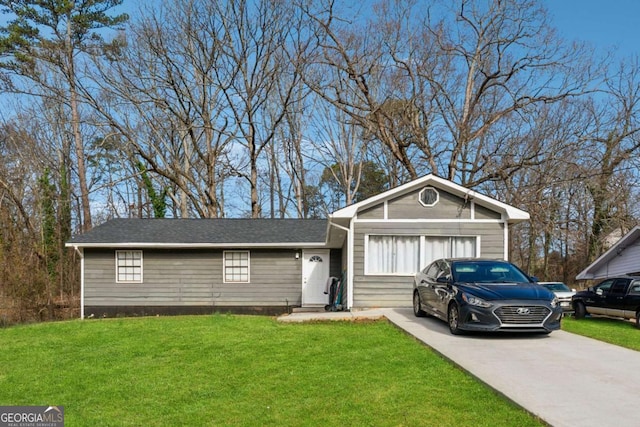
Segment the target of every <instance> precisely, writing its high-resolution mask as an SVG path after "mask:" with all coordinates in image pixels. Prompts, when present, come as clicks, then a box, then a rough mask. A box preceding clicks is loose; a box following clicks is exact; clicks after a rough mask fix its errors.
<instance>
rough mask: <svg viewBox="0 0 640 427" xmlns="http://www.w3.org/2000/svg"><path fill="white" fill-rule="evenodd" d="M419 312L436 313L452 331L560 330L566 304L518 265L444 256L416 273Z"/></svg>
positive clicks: (415, 306)
mask: <svg viewBox="0 0 640 427" xmlns="http://www.w3.org/2000/svg"><path fill="white" fill-rule="evenodd" d="M413 312H414V314H415V315H416V316H417V317H422V316H426V315H431V316H435V317H437V318H438V319H441V320H444V321H445V322H447V323H448V325H449V330H450V331H451V333H452V334H454V335H458V334H461V333H463V332H465V331H508V332H516V331H526V332H542V333H550V332H551V331H554V330H556V329H560V321H561V318H562V308H561V307H560V304H559V303H558V299H557V298H556V296H555V295H554V293H553V292H551V291H549V290H548V289H546V288H545V287H543V286H540V285H538V284H537V283H536V282H535V281H534V280H533V279H531V278H530V277H529V276H527V275H526V274H525V273H524V272H522V270H520V269H519V268H518V267H516V266H515V265H513V264H511V263H509V262H507V261H503V260H492V259H478V258H464V259H459V258H458V259H439V260H436V261H434V262H433V263H431V264H429V265H428V266H427V267H426V268H424V269H423V270H421V271H420V272H418V273H417V274H416V275H415V278H414V286H413Z"/></svg>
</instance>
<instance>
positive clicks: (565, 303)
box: [538, 282, 576, 314]
mask: <svg viewBox="0 0 640 427" xmlns="http://www.w3.org/2000/svg"><path fill="white" fill-rule="evenodd" d="M538 284H539V285H542V286H544V287H545V288H547V289H549V290H550V291H551V292H553V293H554V294H555V295H556V297H557V298H558V302H559V303H560V307H562V312H563V313H564V314H569V313H573V306H572V305H571V297H572V296H573V295H574V294H575V293H576V290H575V289H570V288H569V287H568V286H567V285H565V284H564V283H562V282H538Z"/></svg>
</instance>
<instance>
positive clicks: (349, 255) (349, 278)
mask: <svg viewBox="0 0 640 427" xmlns="http://www.w3.org/2000/svg"><path fill="white" fill-rule="evenodd" d="M349 224H351V221H349ZM329 225H330V226H331V225H332V226H334V227H336V228H339V229H340V230H342V231H346V232H347V308H346V309H347V310H351V307H352V306H353V271H352V270H353V233H352V231H351V229H350V228H347V227H344V226H342V225H340V224H335V223H333V222H331V219H329Z"/></svg>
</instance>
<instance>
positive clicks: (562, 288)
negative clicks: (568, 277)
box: [542, 283, 571, 292]
mask: <svg viewBox="0 0 640 427" xmlns="http://www.w3.org/2000/svg"><path fill="white" fill-rule="evenodd" d="M542 286H544V287H545V288H547V289H549V290H550V291H553V292H571V289H569V287H568V286H567V285H565V284H564V283H543V284H542Z"/></svg>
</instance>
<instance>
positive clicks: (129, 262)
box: [116, 251, 142, 283]
mask: <svg viewBox="0 0 640 427" xmlns="http://www.w3.org/2000/svg"><path fill="white" fill-rule="evenodd" d="M116 283H142V251H116Z"/></svg>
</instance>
